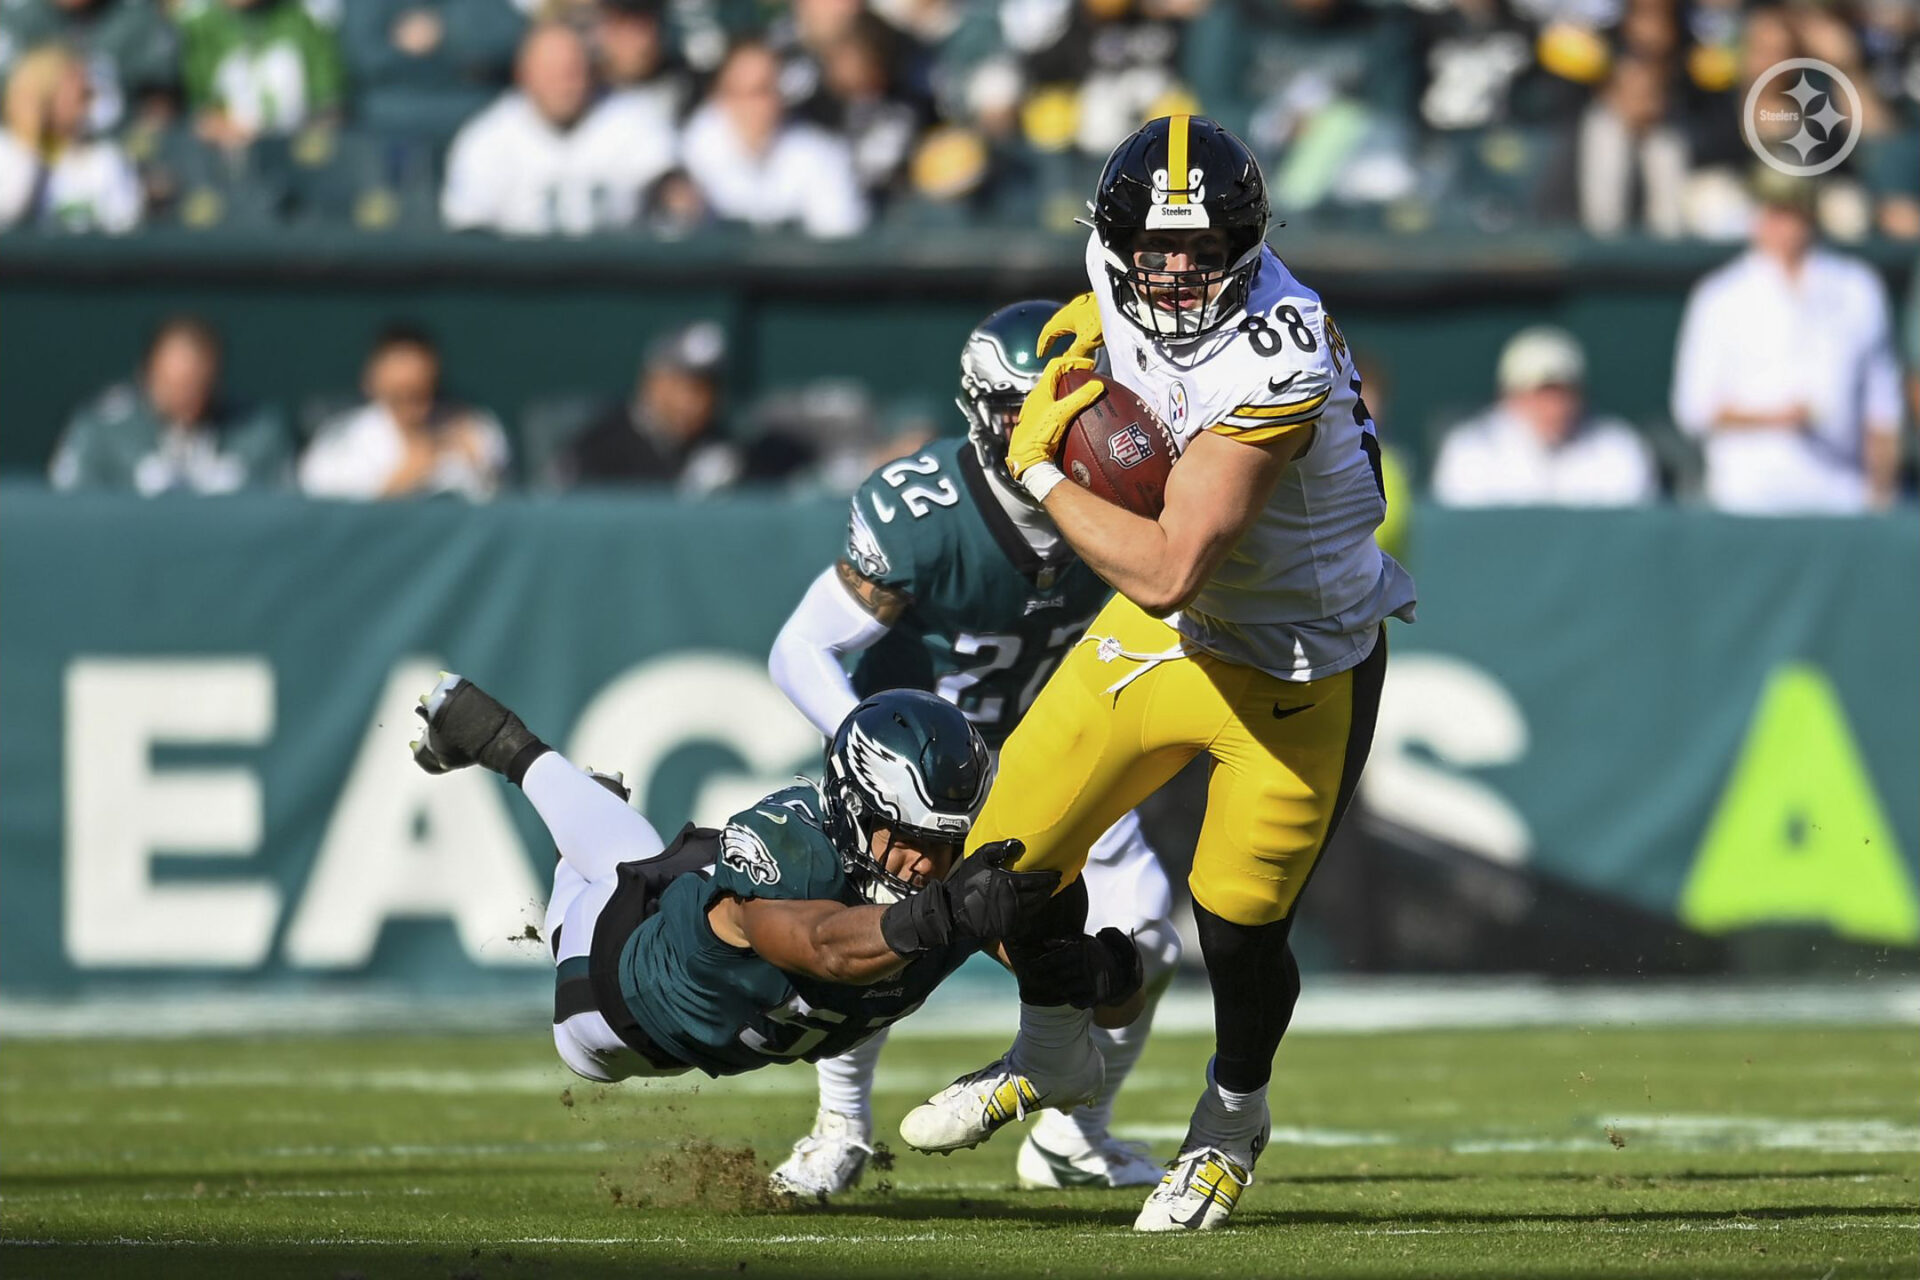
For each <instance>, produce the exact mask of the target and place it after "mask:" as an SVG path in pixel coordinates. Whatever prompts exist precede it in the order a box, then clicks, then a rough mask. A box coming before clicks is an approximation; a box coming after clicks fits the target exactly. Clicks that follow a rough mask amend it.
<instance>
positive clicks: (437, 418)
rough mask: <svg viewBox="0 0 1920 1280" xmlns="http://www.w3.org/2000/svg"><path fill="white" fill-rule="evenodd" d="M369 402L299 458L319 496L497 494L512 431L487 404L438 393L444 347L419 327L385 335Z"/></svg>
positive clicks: (370, 373)
mask: <svg viewBox="0 0 1920 1280" xmlns="http://www.w3.org/2000/svg"><path fill="white" fill-rule="evenodd" d="M365 389H366V394H367V403H366V404H364V405H362V406H360V407H359V408H358V409H355V410H353V411H351V412H349V413H346V414H342V415H341V416H340V417H338V418H335V419H334V420H333V421H331V422H329V423H327V424H325V425H324V426H322V427H321V428H320V430H319V432H318V433H317V434H316V435H315V436H314V441H313V443H312V444H311V445H310V446H308V448H307V452H306V455H305V456H304V457H302V458H301V459H300V488H301V490H302V491H303V492H305V493H306V494H308V495H309V496H311V497H315V498H348V499H357V500H360V501H368V500H372V499H377V498H405V497H411V496H414V495H425V494H436V493H454V494H459V495H460V496H462V497H466V498H472V499H476V500H479V499H485V498H489V497H492V496H493V493H494V490H496V489H497V488H499V486H500V480H501V477H502V475H503V474H504V473H505V471H506V468H507V437H506V433H505V432H504V431H502V430H501V429H500V424H499V422H498V421H496V420H495V419H494V417H493V416H492V415H491V414H488V413H486V412H484V411H480V410H475V409H467V408H462V407H459V406H455V405H450V404H447V403H446V402H444V401H442V400H441V399H440V353H439V351H438V350H437V349H436V348H435V346H434V343H433V339H432V338H430V337H428V336H427V335H426V334H424V333H422V332H420V331H419V330H416V329H408V328H394V329H389V330H388V331H387V332H386V333H384V334H382V335H381V336H380V338H379V339H378V340H377V341H376V342H375V343H374V346H373V353H372V355H370V356H369V357H368V358H367V371H366V381H365Z"/></svg>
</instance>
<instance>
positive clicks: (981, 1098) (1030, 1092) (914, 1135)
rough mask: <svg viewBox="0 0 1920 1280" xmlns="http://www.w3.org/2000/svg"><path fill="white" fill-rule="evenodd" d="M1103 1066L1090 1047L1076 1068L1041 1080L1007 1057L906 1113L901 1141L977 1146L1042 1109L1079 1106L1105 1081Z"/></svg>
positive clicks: (931, 1146) (934, 1148)
mask: <svg viewBox="0 0 1920 1280" xmlns="http://www.w3.org/2000/svg"><path fill="white" fill-rule="evenodd" d="M1106 1075H1107V1069H1106V1064H1105V1063H1103V1062H1102V1061H1101V1060H1100V1055H1099V1053H1098V1052H1096V1051H1095V1050H1094V1047H1093V1044H1092V1042H1088V1044H1087V1051H1086V1056H1085V1057H1084V1058H1083V1059H1081V1065H1080V1069H1079V1070H1078V1071H1076V1072H1074V1073H1073V1074H1072V1075H1070V1076H1066V1077H1063V1078H1060V1079H1055V1080H1040V1079H1036V1078H1035V1077H1033V1076H1030V1075H1027V1074H1026V1073H1025V1072H1022V1071H1019V1070H1016V1069H1015V1068H1014V1066H1013V1055H1012V1054H1011V1053H1009V1054H1008V1055H1006V1056H1005V1057H1002V1058H1001V1059H1000V1060H999V1061H997V1062H992V1063H989V1064H988V1065H986V1066H984V1067H982V1068H981V1069H980V1070H978V1071H975V1072H974V1073H972V1074H971V1075H964V1076H961V1077H960V1078H959V1079H958V1080H955V1081H954V1082H953V1083H952V1084H950V1085H948V1086H947V1087H946V1088H944V1089H942V1090H941V1091H940V1092H938V1093H936V1094H934V1095H933V1096H932V1097H931V1098H928V1099H927V1100H926V1101H925V1102H923V1103H921V1104H920V1105H919V1106H917V1107H915V1108H914V1109H913V1110H911V1111H909V1112H907V1118H906V1119H905V1120H902V1121H901V1122H900V1137H901V1140H902V1141H904V1142H905V1143H906V1144H907V1145H908V1146H910V1147H912V1148H913V1149H914V1150H916V1151H927V1152H949V1151H959V1150H961V1149H962V1148H964V1147H977V1146H979V1145H980V1144H981V1143H983V1142H985V1141H986V1140H987V1139H988V1138H991V1137H992V1136H993V1135H994V1134H995V1133H997V1132H999V1130H1000V1129H1001V1128H1002V1127H1003V1126H1005V1125H1008V1124H1011V1123H1013V1122H1014V1121H1015V1120H1023V1119H1025V1118H1026V1117H1027V1116H1028V1115H1030V1114H1031V1113H1033V1112H1035V1111H1039V1110H1042V1109H1043V1108H1046V1107H1077V1106H1079V1105H1080V1104H1081V1103H1083V1102H1088V1101H1091V1100H1092V1098H1093V1096H1094V1095H1095V1094H1097V1093H1099V1092H1100V1086H1101V1085H1102V1084H1104V1083H1105V1082H1106Z"/></svg>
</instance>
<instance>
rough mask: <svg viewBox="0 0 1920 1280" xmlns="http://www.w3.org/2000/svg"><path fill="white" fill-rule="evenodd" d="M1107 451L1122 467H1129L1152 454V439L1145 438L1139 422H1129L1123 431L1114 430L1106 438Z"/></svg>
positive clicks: (1134, 465) (1141, 461) (1137, 464)
mask: <svg viewBox="0 0 1920 1280" xmlns="http://www.w3.org/2000/svg"><path fill="white" fill-rule="evenodd" d="M1107 452H1109V453H1111V454H1112V455H1113V460H1114V461H1115V462H1117V463H1119V464H1120V465H1121V466H1122V467H1126V468H1128V469H1131V468H1133V467H1137V466H1139V465H1140V464H1141V463H1143V462H1145V461H1146V460H1147V459H1148V458H1150V457H1152V456H1153V441H1151V440H1149V439H1147V433H1146V432H1145V431H1143V430H1141V429H1140V424H1139V423H1137V422H1130V423H1128V424H1127V427H1126V429H1125V430H1124V431H1116V432H1114V433H1113V435H1111V436H1109V437H1108V438H1107Z"/></svg>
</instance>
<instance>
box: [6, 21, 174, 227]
mask: <svg viewBox="0 0 1920 1280" xmlns="http://www.w3.org/2000/svg"><path fill="white" fill-rule="evenodd" d="M92 93H93V90H92V86H91V83H90V82H89V81H88V79H87V69H86V67H85V66H83V65H82V64H81V62H80V60H79V59H78V58H76V57H74V56H73V55H72V54H70V53H68V52H66V51H65V50H64V49H60V48H58V47H48V48H44V49H36V50H34V51H33V52H32V53H29V54H27V55H26V56H25V57H24V58H21V59H20V60H19V61H18V62H16V63H15V64H14V65H13V69H12V71H11V73H10V74H9V75H8V77H7V89H6V128H5V130H0V229H4V228H7V227H13V226H38V227H47V228H58V229H60V230H65V231H109V232H120V231H131V230H132V229H133V228H134V227H135V226H136V225H138V224H139V222H140V206H141V195H140V179H139V176H138V175H137V174H136V173H135V172H134V168H133V164H132V162H131V161H129V160H128V159H127V157H126V154H125V153H124V152H122V151H121V150H120V148H119V147H117V146H115V145H114V144H113V143H111V142H106V141H98V140H93V139H89V138H88V137H87V136H86V135H87V115H88V106H89V102H90V100H91V98H92Z"/></svg>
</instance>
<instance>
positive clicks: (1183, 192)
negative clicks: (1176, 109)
mask: <svg viewBox="0 0 1920 1280" xmlns="http://www.w3.org/2000/svg"><path fill="white" fill-rule="evenodd" d="M1191 119H1193V117H1192V116H1169V117H1168V118H1167V203H1169V204H1185V203H1186V202H1187V121H1189V120H1191Z"/></svg>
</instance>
